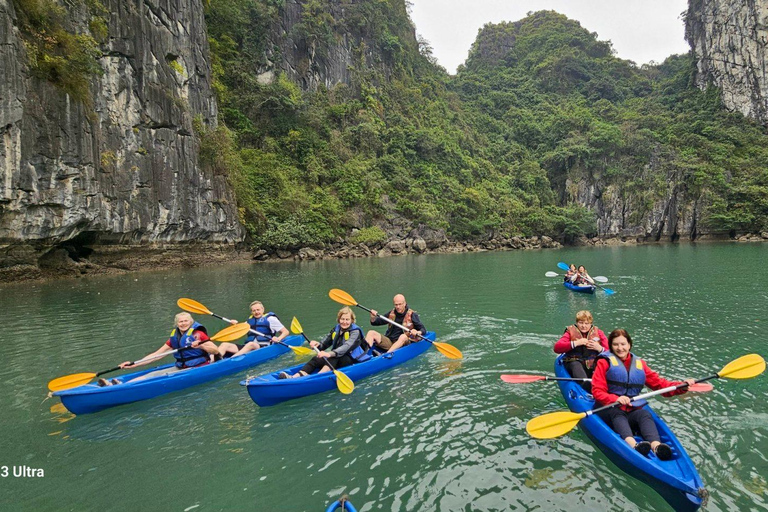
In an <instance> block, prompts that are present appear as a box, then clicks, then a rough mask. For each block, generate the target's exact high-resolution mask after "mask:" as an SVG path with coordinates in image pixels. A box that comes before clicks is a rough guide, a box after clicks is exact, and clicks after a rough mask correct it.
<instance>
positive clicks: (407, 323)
mask: <svg viewBox="0 0 768 512" xmlns="http://www.w3.org/2000/svg"><path fill="white" fill-rule="evenodd" d="M413 313H414V311H413V310H412V309H408V310H407V311H406V312H405V316H404V317H403V324H402V325H403V326H404V327H407V329H406V331H405V335H406V336H408V339H409V340H411V341H415V340H417V339H419V338H418V336H411V335H410V334H408V331H410V330H411V329H413V320H412V319H411V317H412V316H413ZM388 317H389V319H390V320H392V321H393V322H394V321H395V317H396V315H395V310H394V309H393V310H392V311H390V312H389V315H388Z"/></svg>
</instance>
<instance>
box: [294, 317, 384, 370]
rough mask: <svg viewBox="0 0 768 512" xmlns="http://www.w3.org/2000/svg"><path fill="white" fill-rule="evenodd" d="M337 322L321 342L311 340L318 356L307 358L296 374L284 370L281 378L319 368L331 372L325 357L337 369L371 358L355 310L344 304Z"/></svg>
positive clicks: (311, 345)
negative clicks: (357, 322)
mask: <svg viewBox="0 0 768 512" xmlns="http://www.w3.org/2000/svg"><path fill="white" fill-rule="evenodd" d="M336 322H337V323H336V326H335V327H334V328H333V329H331V332H329V333H328V334H327V335H326V336H325V338H323V340H322V341H321V342H319V343H318V342H317V341H315V340H311V341H310V342H309V346H310V347H312V348H314V349H315V350H319V352H318V353H317V355H316V356H315V357H313V358H312V359H310V360H309V361H307V364H305V365H304V366H303V367H302V368H301V370H299V371H298V372H296V373H295V374H294V375H288V373H286V372H281V373H280V375H279V378H280V379H295V378H297V377H304V376H306V375H309V374H312V373H315V372H318V371H319V373H323V372H329V371H331V368H329V367H328V365H327V364H326V363H325V359H327V360H328V362H329V363H330V364H332V365H333V367H334V368H336V369H339V368H344V367H345V366H350V365H353V364H355V363H362V362H363V361H366V360H368V359H370V358H371V356H370V355H368V345H367V344H366V343H365V336H364V335H363V330H362V329H361V328H360V327H359V326H358V325H357V324H355V312H354V311H352V310H351V309H350V308H349V307H347V306H344V307H343V308H341V309H340V310H339V313H338V314H337V315H336ZM328 349H330V350H328Z"/></svg>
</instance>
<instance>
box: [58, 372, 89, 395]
mask: <svg viewBox="0 0 768 512" xmlns="http://www.w3.org/2000/svg"><path fill="white" fill-rule="evenodd" d="M95 376H96V374H95V373H73V374H72V375H65V376H64V377H59V378H58V379H53V380H52V381H51V382H49V383H48V389H49V390H50V391H61V390H62V389H69V388H76V387H77V386H82V385H83V384H88V382H90V380H91V379H93V378H94V377H95Z"/></svg>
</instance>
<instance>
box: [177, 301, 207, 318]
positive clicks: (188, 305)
mask: <svg viewBox="0 0 768 512" xmlns="http://www.w3.org/2000/svg"><path fill="white" fill-rule="evenodd" d="M176 305H177V306H179V307H180V308H181V309H183V310H184V311H189V312H190V313H195V314H197V315H210V314H212V313H211V310H210V309H208V308H207V307H205V306H204V305H202V304H200V303H199V302H197V301H196V300H192V299H187V298H185V297H182V298H180V299H179V300H177V301H176Z"/></svg>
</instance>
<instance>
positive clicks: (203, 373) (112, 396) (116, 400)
mask: <svg viewBox="0 0 768 512" xmlns="http://www.w3.org/2000/svg"><path fill="white" fill-rule="evenodd" d="M283 342H284V343H286V344H288V345H292V346H294V347H297V346H299V345H301V344H302V343H304V338H303V337H301V336H288V337H287V338H285V339H284V340H283ZM289 350H290V349H289V348H288V347H286V346H285V345H280V344H274V345H270V346H268V347H264V348H261V349H259V350H254V351H253V352H249V353H247V354H243V355H241V356H237V357H231V358H229V359H223V360H221V361H217V362H215V363H210V364H206V365H204V366H200V367H197V368H190V369H188V370H184V371H181V372H174V373H170V374H166V375H158V376H156V377H150V378H148V379H144V380H139V381H135V382H132V381H133V380H134V379H136V378H137V377H141V376H142V375H146V374H147V373H150V372H154V371H157V370H162V369H165V368H168V369H170V368H172V367H173V366H174V364H175V363H170V364H166V365H162V366H155V367H153V368H149V369H147V370H141V371H138V372H133V373H127V374H125V375H121V376H119V377H117V380H118V382H120V384H114V385H112V386H104V387H101V386H99V385H97V384H96V383H93V384H86V385H84V386H78V387H76V388H71V389H65V390H62V391H56V392H55V393H54V394H53V395H54V396H58V397H59V398H61V403H62V404H64V407H66V408H67V409H68V410H69V411H70V412H72V413H74V414H88V413H92V412H98V411H101V410H103V409H107V408H108V407H114V406H116V405H123V404H128V403H131V402H138V401H140V400H147V399H149V398H155V397H156V396H160V395H164V394H166V393H172V392H174V391H180V390H182V389H186V388H189V387H192V386H196V385H198V384H202V383H204V382H209V381H212V380H215V379H218V378H220V377H224V376H225V375H231V374H233V373H238V372H241V371H243V370H247V369H248V368H251V367H253V366H256V365H258V364H261V363H263V362H265V361H267V360H269V359H273V358H275V357H277V356H280V355H282V354H285V353H286V352H288V351H289Z"/></svg>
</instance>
